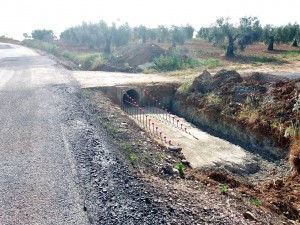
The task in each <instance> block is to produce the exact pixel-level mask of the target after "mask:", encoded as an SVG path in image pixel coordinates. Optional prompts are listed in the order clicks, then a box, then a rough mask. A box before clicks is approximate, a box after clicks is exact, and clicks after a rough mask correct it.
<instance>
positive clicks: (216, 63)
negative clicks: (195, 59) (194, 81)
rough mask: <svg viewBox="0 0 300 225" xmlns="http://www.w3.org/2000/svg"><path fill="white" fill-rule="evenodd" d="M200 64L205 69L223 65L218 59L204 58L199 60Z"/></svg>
mask: <svg viewBox="0 0 300 225" xmlns="http://www.w3.org/2000/svg"><path fill="white" fill-rule="evenodd" d="M200 63H201V65H202V66H203V67H205V68H207V69H215V68H218V67H221V66H224V64H223V63H222V62H221V61H220V60H219V59H214V58H211V59H205V60H201V61H200Z"/></svg>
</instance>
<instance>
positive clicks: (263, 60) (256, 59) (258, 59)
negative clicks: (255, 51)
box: [246, 55, 283, 64]
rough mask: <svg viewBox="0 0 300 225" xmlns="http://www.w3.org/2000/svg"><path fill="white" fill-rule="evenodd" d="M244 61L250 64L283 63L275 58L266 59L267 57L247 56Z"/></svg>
mask: <svg viewBox="0 0 300 225" xmlns="http://www.w3.org/2000/svg"><path fill="white" fill-rule="evenodd" d="M246 59H247V60H248V61H250V62H251V63H252V64H255V63H282V62H283V61H282V60H280V59H278V58H276V57H267V56H255V55H251V56H247V57H246Z"/></svg>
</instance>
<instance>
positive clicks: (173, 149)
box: [168, 145, 182, 152]
mask: <svg viewBox="0 0 300 225" xmlns="http://www.w3.org/2000/svg"><path fill="white" fill-rule="evenodd" d="M168 150H170V151H176V152H180V151H181V150H182V148H181V147H179V146H174V145H170V146H169V147H168Z"/></svg>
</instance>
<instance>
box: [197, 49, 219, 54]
mask: <svg viewBox="0 0 300 225" xmlns="http://www.w3.org/2000/svg"><path fill="white" fill-rule="evenodd" d="M198 53H199V54H200V55H214V54H216V53H218V52H217V51H216V50H204V49H201V50H199V51H198Z"/></svg>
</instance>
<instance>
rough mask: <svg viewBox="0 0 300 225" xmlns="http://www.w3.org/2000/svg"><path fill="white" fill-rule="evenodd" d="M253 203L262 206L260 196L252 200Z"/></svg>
mask: <svg viewBox="0 0 300 225" xmlns="http://www.w3.org/2000/svg"><path fill="white" fill-rule="evenodd" d="M250 202H251V204H252V205H255V206H260V205H261V201H260V200H259V199H258V198H253V199H251V200H250Z"/></svg>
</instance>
